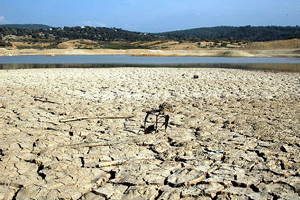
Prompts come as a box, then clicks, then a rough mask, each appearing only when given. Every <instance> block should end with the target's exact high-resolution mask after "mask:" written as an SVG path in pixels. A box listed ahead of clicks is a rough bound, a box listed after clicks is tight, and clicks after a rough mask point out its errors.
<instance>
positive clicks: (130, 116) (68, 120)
mask: <svg viewBox="0 0 300 200" xmlns="http://www.w3.org/2000/svg"><path fill="white" fill-rule="evenodd" d="M135 116H136V115H126V116H96V117H77V118H71V119H60V120H59V122H60V123H65V122H73V121H80V120H87V119H129V118H133V117H135Z"/></svg>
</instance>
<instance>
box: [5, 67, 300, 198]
mask: <svg viewBox="0 0 300 200" xmlns="http://www.w3.org/2000/svg"><path fill="white" fill-rule="evenodd" d="M162 102H169V103H171V104H172V105H173V107H174V110H175V112H173V113H170V114H169V115H170V122H169V126H168V128H167V130H166V131H165V130H164V128H161V126H162V125H163V124H162V121H163V119H160V120H159V123H158V127H159V128H158V131H157V132H151V133H149V134H144V127H143V125H144V118H145V115H146V111H147V110H150V109H157V108H158V106H159V104H161V103H162ZM299 102H300V74H299V73H288V72H273V71H250V70H234V69H183V68H178V69H175V68H168V69H167V68H111V69H26V70H2V71H0V127H1V129H0V137H1V140H0V171H1V177H0V199H30V198H31V199H81V200H85V199H157V200H158V199H186V200H190V199H300V197H299V195H300V156H299V151H300V134H299V124H300V103H299ZM126 116H130V117H127V118H126ZM117 117H121V118H117ZM72 119H73V120H72ZM154 120H155V116H150V117H149V120H148V122H147V124H149V125H151V124H154Z"/></svg>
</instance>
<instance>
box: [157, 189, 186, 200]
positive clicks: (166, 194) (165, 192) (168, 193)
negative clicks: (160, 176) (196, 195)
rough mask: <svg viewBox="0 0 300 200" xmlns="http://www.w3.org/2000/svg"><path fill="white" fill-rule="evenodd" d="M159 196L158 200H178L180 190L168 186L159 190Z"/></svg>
mask: <svg viewBox="0 0 300 200" xmlns="http://www.w3.org/2000/svg"><path fill="white" fill-rule="evenodd" d="M159 190H160V192H161V195H159V196H158V198H156V199H158V200H165V199H170V200H171V199H174V200H176V199H180V193H181V189H177V188H172V187H170V186H163V187H161V188H160V189H159Z"/></svg>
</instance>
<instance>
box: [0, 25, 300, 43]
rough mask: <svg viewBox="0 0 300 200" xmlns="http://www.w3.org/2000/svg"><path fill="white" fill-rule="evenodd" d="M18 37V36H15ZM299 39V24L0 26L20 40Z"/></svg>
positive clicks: (4, 35) (4, 34) (2, 33)
mask: <svg viewBox="0 0 300 200" xmlns="http://www.w3.org/2000/svg"><path fill="white" fill-rule="evenodd" d="M13 36H16V37H13ZM292 38H300V27H299V26H295V27H291V26H286V27H284V26H241V27H233V26H218V27H209V28H195V29H188V30H180V31H171V32H164V33H155V34H154V33H153V34H151V33H141V32H134V31H127V30H123V29H120V28H106V27H89V26H84V27H81V26H76V27H63V28H60V27H56V28H54V27H50V26H46V25H42V24H6V25H0V39H3V40H6V41H17V40H18V41H20V40H27V41H28V40H30V39H34V40H64V41H66V40H76V39H88V40H93V41H101V42H102V41H104V42H105V41H111V42H114V41H122V42H132V41H154V40H156V41H157V40H176V41H194V42H200V41H214V42H220V40H226V41H230V42H235V41H246V42H249V41H253V42H258V41H273V40H286V39H292Z"/></svg>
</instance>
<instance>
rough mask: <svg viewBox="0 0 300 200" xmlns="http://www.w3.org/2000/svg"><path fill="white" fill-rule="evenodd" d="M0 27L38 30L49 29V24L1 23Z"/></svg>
mask: <svg viewBox="0 0 300 200" xmlns="http://www.w3.org/2000/svg"><path fill="white" fill-rule="evenodd" d="M0 27H7V28H13V29H28V30H40V29H49V28H51V26H47V25H43V24H3V25H0Z"/></svg>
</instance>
